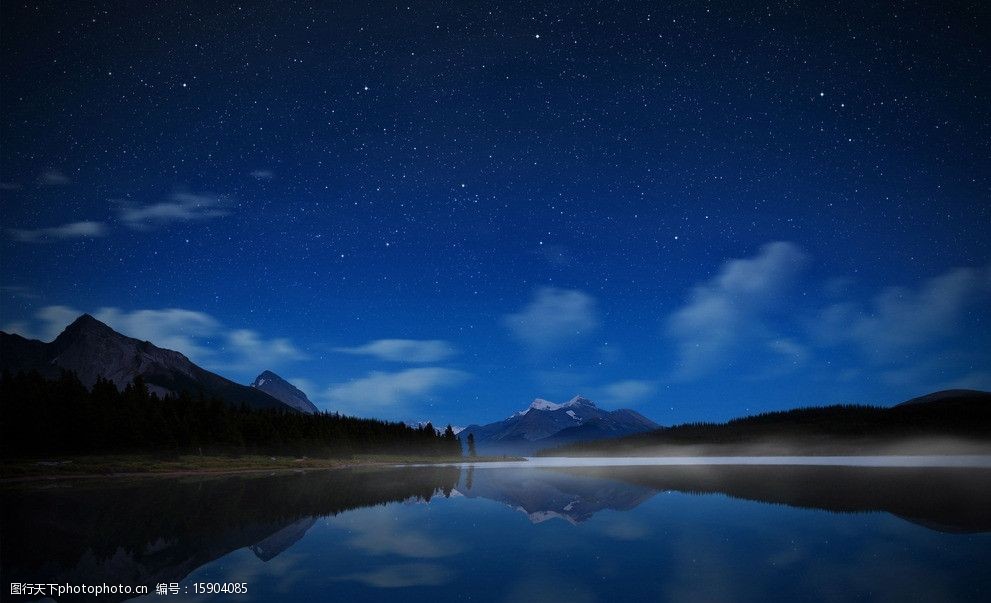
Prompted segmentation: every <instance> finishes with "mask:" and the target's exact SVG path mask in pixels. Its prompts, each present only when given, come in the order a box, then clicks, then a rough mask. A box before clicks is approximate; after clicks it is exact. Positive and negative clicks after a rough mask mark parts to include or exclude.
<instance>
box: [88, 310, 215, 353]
mask: <svg viewBox="0 0 991 603" xmlns="http://www.w3.org/2000/svg"><path fill="white" fill-rule="evenodd" d="M93 316H94V317H95V318H96V319H97V320H99V321H101V322H105V323H107V324H108V325H110V327H112V328H113V329H114V330H115V331H119V332H121V333H123V334H125V335H127V336H129V337H134V338H135V339H141V340H144V341H150V342H152V343H154V344H155V345H157V346H159V347H162V348H168V349H170V350H177V351H179V352H182V353H183V354H185V355H186V356H188V357H189V358H191V359H192V360H194V361H196V362H205V361H207V360H209V359H210V358H211V356H212V355H213V354H214V351H213V349H212V348H211V347H210V346H209V345H208V344H207V340H211V339H213V338H214V337H215V336H216V335H217V334H218V333H219V332H220V331H221V326H220V322H219V321H218V320H216V319H215V318H213V317H212V316H210V315H208V314H205V313H203V312H197V311H195V310H184V309H182V308H164V309H160V310H134V311H131V312H124V311H122V310H120V309H118V308H100V309H99V310H97V311H96V312H95V313H94V314H93Z"/></svg>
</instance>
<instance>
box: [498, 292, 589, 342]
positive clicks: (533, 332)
mask: <svg viewBox="0 0 991 603" xmlns="http://www.w3.org/2000/svg"><path fill="white" fill-rule="evenodd" d="M503 320H504V322H505V324H506V326H507V327H509V329H510V331H511V332H512V333H513V335H515V336H516V338H517V339H519V340H520V341H522V342H523V343H524V344H525V345H527V346H528V347H530V348H531V349H533V350H538V351H547V350H551V349H553V348H556V347H559V346H561V345H562V344H564V343H566V342H568V341H570V340H574V339H576V338H578V337H581V336H582V335H585V334H587V333H590V332H591V331H594V330H595V329H596V328H597V327H598V325H599V321H598V318H597V316H596V303H595V298H594V297H592V296H591V295H588V294H587V293H584V292H582V291H577V290H573V289H559V288H556V287H542V288H541V289H538V290H537V292H536V295H535V296H534V298H533V300H531V301H530V303H529V304H527V305H526V306H525V307H524V308H523V309H522V310H520V311H519V312H517V313H514V314H508V315H507V316H506V317H505V318H504V319H503Z"/></svg>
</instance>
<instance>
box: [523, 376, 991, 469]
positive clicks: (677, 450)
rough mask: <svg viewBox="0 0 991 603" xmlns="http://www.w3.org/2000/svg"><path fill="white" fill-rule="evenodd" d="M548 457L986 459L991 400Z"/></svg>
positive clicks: (802, 419) (742, 425) (955, 394)
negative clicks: (891, 456)
mask: <svg viewBox="0 0 991 603" xmlns="http://www.w3.org/2000/svg"><path fill="white" fill-rule="evenodd" d="M541 454H544V455H547V456H711V455H716V456H722V455H725V456H747V455H756V456H764V455H771V456H778V455H877V454H899V455H919V454H991V393H989V392H982V391H976V390H946V391H940V392H935V393H932V394H928V395H925V396H920V397H918V398H913V399H911V400H908V401H906V402H902V403H901V404H896V405H895V406H892V407H887V408H886V407H879V406H860V405H841V406H821V407H809V408H796V409H793V410H787V411H780V412H768V413H763V414H759V415H753V416H748V417H741V418H738V419H733V420H732V421H728V422H726V423H689V424H685V425H675V426H672V427H663V428H660V429H655V430H653V431H650V432H649V433H641V434H634V435H630V436H625V437H621V438H613V439H610V440H602V441H589V440H582V441H577V442H573V443H570V445H568V444H566V445H563V446H560V447H558V448H554V449H544V450H543V451H541Z"/></svg>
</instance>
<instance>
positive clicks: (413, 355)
mask: <svg viewBox="0 0 991 603" xmlns="http://www.w3.org/2000/svg"><path fill="white" fill-rule="evenodd" d="M334 351H335V352H341V353H343V354H353V355H356V356H372V357H374V358H378V359H380V360H390V361H392V362H416V363H424V362H438V361H440V360H444V359H446V358H450V357H451V356H453V355H455V354H456V353H457V350H455V349H454V346H452V345H451V344H450V343H448V342H446V341H443V340H441V339H376V340H375V341H370V342H368V343H366V344H364V345H360V346H355V347H342V348H334Z"/></svg>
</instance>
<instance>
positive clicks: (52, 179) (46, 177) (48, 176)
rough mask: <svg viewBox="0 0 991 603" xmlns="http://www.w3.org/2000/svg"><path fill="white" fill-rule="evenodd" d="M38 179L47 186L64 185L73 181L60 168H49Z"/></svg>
mask: <svg viewBox="0 0 991 603" xmlns="http://www.w3.org/2000/svg"><path fill="white" fill-rule="evenodd" d="M38 180H39V181H40V182H41V183H42V184H45V185H47V186H63V185H66V184H69V183H71V182H72V180H70V179H69V177H68V176H66V175H65V174H63V173H62V172H60V171H58V170H48V171H47V172H45V173H43V174H42V175H41V177H40V178H39V179H38Z"/></svg>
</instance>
